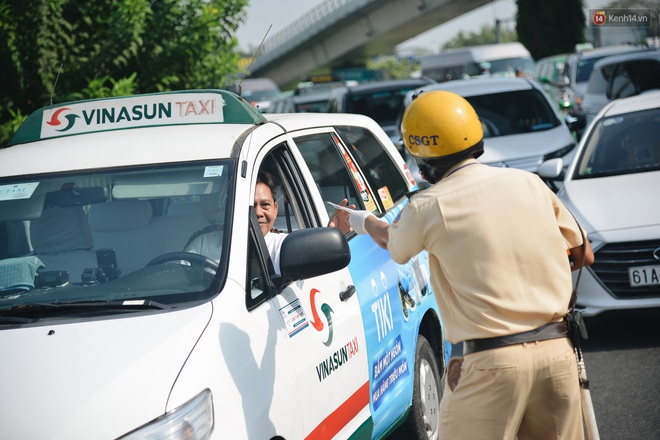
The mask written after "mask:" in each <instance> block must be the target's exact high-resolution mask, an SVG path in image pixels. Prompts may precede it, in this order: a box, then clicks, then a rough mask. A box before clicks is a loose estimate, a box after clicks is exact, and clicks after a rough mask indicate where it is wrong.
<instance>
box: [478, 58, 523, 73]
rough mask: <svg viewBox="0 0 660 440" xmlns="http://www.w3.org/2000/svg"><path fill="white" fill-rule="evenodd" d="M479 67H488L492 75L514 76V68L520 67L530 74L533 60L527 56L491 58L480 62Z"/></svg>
mask: <svg viewBox="0 0 660 440" xmlns="http://www.w3.org/2000/svg"><path fill="white" fill-rule="evenodd" d="M480 66H481V68H482V69H483V68H488V70H489V71H490V74H491V75H494V76H501V75H503V76H515V74H516V70H517V69H518V68H521V69H522V70H523V72H524V73H525V74H527V75H530V74H531V73H532V71H533V70H534V60H533V59H531V58H527V57H517V58H506V59H502V60H491V61H488V62H485V63H481V65H480Z"/></svg>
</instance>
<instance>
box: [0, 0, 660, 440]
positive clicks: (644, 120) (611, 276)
mask: <svg viewBox="0 0 660 440" xmlns="http://www.w3.org/2000/svg"><path fill="white" fill-rule="evenodd" d="M228 1H230V0H228ZM231 1H234V0H231ZM231 1H230V2H231ZM201 3H204V2H203V1H202V2H201ZM201 3H200V5H198V4H197V0H192V1H191V8H195V7H197V6H199V7H200V9H199V11H204V12H200V13H199V14H198V18H199V17H202V16H203V15H204V14H208V13H210V14H219V12H218V9H217V8H216V9H215V12H212V10H209V9H208V7H207V6H208V5H207V6H205V5H202V4H201ZM210 3H212V4H213V5H214V6H219V4H220V3H222V2H221V1H220V0H210ZM210 3H209V5H210ZM239 3H240V2H239ZM329 3H333V5H335V3H336V2H334V1H330V2H329ZM335 6H336V5H335ZM129 9H130V8H129ZM643 10H644V11H646V9H643ZM209 11H211V12H209ZM610 11H611V10H605V12H603V14H609V13H611V12H610ZM615 11H619V9H615ZM422 12H423V11H422ZM131 13H132V12H131ZM418 13H420V12H418ZM220 14H222V12H220ZM644 14H646V12H644ZM147 15H148V14H147ZM156 15H157V14H156ZM600 15H601V14H600V12H599V11H595V12H593V14H592V15H591V16H588V17H587V20H592V21H594V22H597V21H598V20H599V19H600ZM228 20H230V19H228ZM182 21H185V20H182ZM230 21H231V20H230ZM230 27H231V26H230ZM603 35H608V34H606V33H605V34H603ZM601 37H602V36H601ZM601 37H599V38H598V39H597V40H596V41H580V42H579V43H578V44H575V46H574V48H573V49H572V50H571V51H562V52H558V53H552V54H545V55H544V56H542V57H537V59H535V58H534V57H533V56H532V53H534V51H533V50H528V48H526V47H525V45H524V44H522V43H520V42H518V41H515V42H501V41H498V42H495V43H488V44H474V45H468V46H465V47H460V48H454V49H447V50H444V51H440V53H439V54H438V53H436V54H431V55H429V54H426V55H420V56H419V57H418V58H415V59H414V60H413V62H412V65H413V66H414V68H413V70H411V71H410V72H407V73H406V74H405V75H399V76H397V75H395V74H394V73H393V72H392V71H390V70H388V69H387V68H384V67H381V68H375V67H366V66H363V67H359V68H351V69H342V68H337V69H335V70H332V69H330V68H329V70H326V71H323V72H319V71H318V70H317V71H310V72H308V73H307V74H305V75H303V76H301V77H300V78H298V79H297V80H296V81H294V82H290V81H289V82H287V83H284V82H283V81H277V77H276V75H273V77H269V76H254V75H251V74H250V71H249V69H247V68H246V69H245V70H244V71H241V72H240V74H238V76H236V74H227V75H226V76H225V77H224V78H223V79H222V81H218V83H217V84H215V85H213V86H211V87H202V86H199V87H184V88H172V89H169V88H168V87H167V86H166V85H165V84H168V81H171V82H172V83H176V77H177V74H176V73H172V74H171V75H170V76H168V77H167V79H166V80H165V81H164V82H161V83H158V84H154V85H153V87H152V89H151V90H149V91H144V90H143V89H141V88H140V87H139V83H138V82H135V83H133V80H132V79H130V77H129V79H126V82H122V81H114V80H108V79H107V78H105V80H104V81H106V83H108V84H109V83H112V87H114V88H109V87H105V86H104V87H105V88H103V87H99V88H98V89H95V88H94V87H96V86H95V85H94V83H93V82H90V83H89V84H88V85H87V88H81V90H82V91H81V92H75V93H71V94H69V95H67V96H68V97H70V99H67V100H58V99H57V98H55V99H53V95H56V93H55V90H56V84H55V83H54V84H52V93H51V96H50V101H48V100H47V99H46V100H44V102H42V103H41V104H40V105H38V106H36V105H35V106H34V108H33V110H32V111H31V112H29V114H23V113H22V112H21V110H20V109H19V110H16V111H14V110H12V111H11V112H10V113H11V117H12V118H13V119H11V121H10V123H7V124H6V125H2V126H0V128H1V129H0V139H4V138H2V136H5V137H6V140H5V141H3V142H5V143H4V144H3V145H1V146H0V351H2V353H4V354H5V355H3V356H0V389H2V390H3V392H2V394H1V396H2V397H0V426H1V427H2V428H1V429H0V437H2V438H5V437H6V438H11V439H26V440H38V439H52V440H71V439H74V440H76V439H92V438H93V439H122V440H137V439H163V440H165V439H172V440H174V439H180V440H184V439H186V440H193V439H199V440H202V439H203V440H211V439H225V438H226V439H259V440H261V439H266V440H268V439H269V440H298V439H301V440H302V439H310V440H311V439H372V440H387V439H390V440H398V439H401V440H403V439H406V440H408V439H410V440H445V439H458V440H460V439H472V438H474V439H481V438H483V439H502V440H535V439H540V438H557V439H563V440H583V439H584V440H600V439H601V438H602V439H604V440H605V439H609V438H616V439H623V440H626V439H631V440H633V439H640V438H649V439H651V438H660V425H658V422H657V420H656V419H657V418H656V417H655V414H656V412H657V410H660V399H659V398H658V396H657V389H658V386H660V379H659V378H660V371H658V365H660V344H658V341H657V337H656V336H655V334H656V332H655V330H654V329H655V326H656V323H657V319H658V317H660V204H658V203H657V199H658V195H657V192H658V191H657V188H658V187H660V44H659V43H658V41H659V40H658V36H655V37H654V38H653V37H651V38H645V39H640V40H639V41H636V42H634V43H631V42H624V43H622V42H620V41H611V42H609V41H608V40H607V39H606V38H605V37H602V38H601ZM498 38H499V36H498ZM182 40H185V38H182ZM310 41H314V40H313V38H311V39H310ZM603 41H607V42H608V43H611V44H604V45H602V44H599V43H602V42H603ZM594 43H595V44H594ZM208 46H211V44H210V43H209V44H208ZM127 52H128V51H127ZM383 55H385V54H383ZM180 56H181V55H176V57H180ZM394 58H395V59H398V58H397V57H394ZM413 58H414V57H413ZM255 59H258V57H256V58H255ZM252 61H254V60H252ZM408 61H410V60H408ZM223 62H224V61H223ZM119 64H120V63H119ZM202 64H203V63H202ZM195 69H201V67H200V66H199V65H198V66H196V67H195ZM199 75H202V74H199ZM193 76H194V75H193ZM110 79H112V78H110ZM64 81H65V82H66V81H67V79H64ZM108 81H109V82H108ZM202 83H204V84H207V83H208V81H207V80H206V79H204V80H203V81H202ZM97 85H98V84H97ZM101 89H103V90H104V91H103V92H101V91H100V90H101ZM15 102H16V99H15V97H11V98H4V99H3V100H2V101H0V103H2V106H0V110H3V111H4V107H7V108H8V109H10V108H11V106H12V105H14V103H15ZM31 105H32V104H31ZM2 122H3V123H4V122H5V121H2ZM7 134H9V135H7ZM587 372H588V373H589V375H588V376H587ZM548 436H549V437H548Z"/></svg>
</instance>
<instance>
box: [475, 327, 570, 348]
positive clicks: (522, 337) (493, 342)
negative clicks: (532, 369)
mask: <svg viewBox="0 0 660 440" xmlns="http://www.w3.org/2000/svg"><path fill="white" fill-rule="evenodd" d="M567 336H568V326H567V325H566V322H565V321H561V322H550V323H548V324H546V325H544V326H543V327H539V328H537V329H535V330H530V331H528V332H522V333H516V334H514V335H506V336H498V337H495V338H485V339H471V340H469V341H463V356H466V355H468V354H470V353H476V352H478V351H484V350H492V349H493V348H500V347H506V346H508V345H517V344H524V343H525V342H536V341H545V340H547V339H558V338H565V337H567Z"/></svg>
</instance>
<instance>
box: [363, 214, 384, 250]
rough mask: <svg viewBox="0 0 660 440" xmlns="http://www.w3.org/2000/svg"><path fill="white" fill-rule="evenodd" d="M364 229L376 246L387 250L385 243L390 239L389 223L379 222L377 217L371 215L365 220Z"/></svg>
mask: <svg viewBox="0 0 660 440" xmlns="http://www.w3.org/2000/svg"><path fill="white" fill-rule="evenodd" d="M364 228H365V229H366V230H367V233H368V234H369V235H371V238H373V239H374V241H375V242H376V244H377V245H378V246H380V247H382V248H383V249H387V242H388V241H389V239H390V234H389V229H390V225H389V223H386V222H384V221H381V220H380V219H379V218H378V217H376V216H375V215H372V216H369V217H367V218H366V220H365V222H364Z"/></svg>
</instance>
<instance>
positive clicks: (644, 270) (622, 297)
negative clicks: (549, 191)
mask: <svg viewBox="0 0 660 440" xmlns="http://www.w3.org/2000/svg"><path fill="white" fill-rule="evenodd" d="M575 157H576V158H575V160H574V161H573V163H572V164H571V165H570V166H569V168H568V170H567V172H566V177H565V180H564V185H563V188H562V189H561V190H560V191H559V192H558V196H559V197H560V198H561V199H562V200H563V201H564V203H565V204H566V205H567V206H568V207H569V208H570V209H571V210H572V211H573V213H574V214H575V216H576V218H577V219H578V221H579V222H580V224H581V225H582V227H583V228H584V230H585V232H586V233H587V236H588V238H589V240H590V241H591V244H592V246H593V249H594V253H595V257H596V260H595V262H594V264H593V266H591V267H589V268H587V269H585V270H584V272H583V274H582V277H581V281H580V285H579V295H578V300H577V303H578V306H579V308H580V309H582V311H583V314H584V315H585V316H593V315H596V314H598V313H600V312H603V311H607V310H616V309H641V308H650V307H660V203H659V200H660V198H659V195H658V194H659V193H658V189H659V188H660V91H657V92H650V93H645V94H643V95H639V96H634V97H631V98H626V99H621V100H617V101H614V102H612V103H610V104H608V105H607V106H606V107H604V108H603V109H602V110H601V111H600V113H598V115H597V116H596V118H595V120H594V122H593V123H592V124H591V125H590V126H589V128H588V129H587V132H586V133H585V135H584V137H583V138H582V140H581V141H580V144H579V146H578V149H577V152H576V156H575ZM563 165H564V164H563V163H562V161H561V159H553V160H550V161H547V162H545V163H544V164H543V165H542V166H541V167H540V169H539V174H541V175H542V176H544V177H553V176H557V175H558V174H559V173H560V170H561V168H562V167H563Z"/></svg>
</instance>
